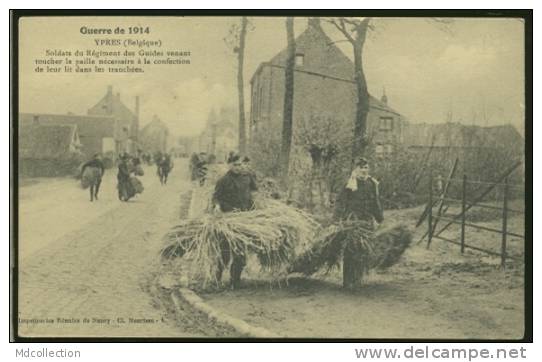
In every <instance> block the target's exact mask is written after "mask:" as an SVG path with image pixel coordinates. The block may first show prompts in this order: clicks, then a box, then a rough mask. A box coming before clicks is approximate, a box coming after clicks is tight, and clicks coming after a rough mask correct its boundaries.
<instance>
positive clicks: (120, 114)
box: [87, 86, 139, 153]
mask: <svg viewBox="0 0 542 362" xmlns="http://www.w3.org/2000/svg"><path fill="white" fill-rule="evenodd" d="M87 114H88V115H91V116H107V117H112V118H113V119H114V123H115V125H114V140H115V151H116V152H117V153H119V152H129V153H135V152H136V149H137V139H138V133H139V97H136V98H135V110H134V112H132V111H131V110H130V109H129V108H128V107H127V106H126V105H125V104H124V103H123V102H122V101H121V98H120V93H118V92H117V94H116V95H114V94H113V86H108V87H107V92H106V94H105V95H104V96H103V97H102V99H100V100H99V101H98V103H96V104H95V105H94V106H93V107H91V108H90V109H89V110H88V112H87Z"/></svg>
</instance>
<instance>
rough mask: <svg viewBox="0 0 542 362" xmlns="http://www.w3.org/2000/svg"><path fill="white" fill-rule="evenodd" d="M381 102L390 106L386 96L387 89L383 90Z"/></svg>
mask: <svg viewBox="0 0 542 362" xmlns="http://www.w3.org/2000/svg"><path fill="white" fill-rule="evenodd" d="M380 101H381V102H382V103H384V104H385V105H388V96H387V95H386V88H384V87H383V88H382V98H380Z"/></svg>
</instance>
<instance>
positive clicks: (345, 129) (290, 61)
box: [10, 10, 533, 358]
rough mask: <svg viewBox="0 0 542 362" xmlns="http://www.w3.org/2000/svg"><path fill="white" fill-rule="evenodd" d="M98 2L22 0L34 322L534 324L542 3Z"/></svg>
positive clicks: (371, 334) (92, 331)
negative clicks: (211, 9)
mask: <svg viewBox="0 0 542 362" xmlns="http://www.w3.org/2000/svg"><path fill="white" fill-rule="evenodd" d="M96 13H97V12H96V11H95V12H94V14H93V15H84V14H72V15H69V16H67V15H62V14H60V13H59V14H57V15H55V14H40V13H39V11H36V12H34V13H32V16H29V15H25V13H24V11H23V12H21V11H19V12H18V13H16V17H15V20H13V21H14V25H12V26H13V27H14V28H13V29H14V32H13V37H12V41H13V42H14V44H13V45H14V47H13V54H12V62H13V63H12V67H16V71H15V73H14V74H15V77H14V78H13V82H14V83H13V84H12V87H13V88H12V95H13V102H14V103H13V105H12V107H13V108H12V109H13V111H12V115H11V137H12V138H11V142H12V169H11V172H12V179H11V187H10V189H11V192H12V210H13V217H12V225H13V226H12V227H13V232H12V235H11V244H10V252H11V262H12V269H11V270H12V274H11V293H12V295H11V297H12V299H11V300H12V306H11V324H12V325H11V338H12V339H13V340H15V341H17V340H19V341H21V340H22V341H32V340H33V339H34V340H39V339H43V338H64V339H70V338H88V339H89V340H91V339H103V338H118V337H120V338H126V339H153V340H154V339H172V338H173V339H179V340H187V341H189V340H196V339H197V340H209V341H214V340H217V339H228V340H252V339H254V340H261V341H276V340H279V341H281V340H323V341H325V340H382V341H387V340H398V341H401V340H421V341H423V340H427V341H436V340H443V341H446V340H454V341H465V342H468V341H522V340H523V341H527V340H529V339H531V340H532V281H531V278H532V264H531V263H532V244H533V240H532V233H531V230H530V229H529V225H528V222H529V220H532V206H530V207H529V204H527V203H526V195H531V194H532V184H531V183H532V179H530V177H532V173H531V172H532V171H531V169H530V168H531V167H532V158H531V157H532V155H531V154H530V153H529V151H528V147H532V146H529V145H528V143H529V142H528V140H529V139H530V138H531V137H532V135H531V134H530V132H531V131H530V130H531V129H532V128H531V127H532V126H531V125H530V124H531V122H532V119H531V117H532V108H531V107H532V104H531V101H532V95H531V94H530V93H529V92H531V90H532V79H531V77H532V75H531V74H530V72H532V69H530V68H529V64H531V65H530V66H531V67H532V63H529V60H528V57H529V55H532V34H530V33H531V32H532V11H529V10H526V11H504V12H499V11H494V12H489V11H487V12H483V11H478V12H474V11H472V12H471V13H468V12H464V13H463V15H461V14H459V13H457V12H456V13H457V14H455V15H454V14H451V15H450V14H447V13H446V12H445V11H441V14H438V13H437V14H435V11H433V12H426V13H424V11H418V12H417V13H416V16H413V14H412V12H410V13H408V14H406V15H407V16H401V12H400V11H386V10H380V11H378V12H375V11H372V12H363V11H361V10H356V11H350V12H346V11H342V12H337V11H331V10H330V11H328V12H326V11H318V12H317V14H316V13H315V14H310V12H305V13H300V12H297V13H296V12H293V11H292V12H291V13H288V12H287V11H285V12H283V13H282V14H274V15H272V16H271V15H265V13H262V12H254V13H253V14H250V12H245V14H243V12H239V14H240V15H219V14H214V15H213V16H202V15H194V14H189V13H188V15H186V16H185V15H183V14H182V13H179V12H175V11H170V12H169V13H168V11H162V12H160V13H159V14H157V13H154V14H149V15H141V14H134V13H130V12H127V15H126V16H120V15H118V16H117V15H115V16H112V15H111V14H109V15H108V16H106V14H104V15H103V16H100V15H99V13H98V14H96ZM366 13H367V14H369V15H372V14H374V15H372V16H369V17H368V16H364V14H366ZM435 15H437V16H435ZM12 17H13V14H12ZM529 47H531V49H529ZM531 62H532V60H531ZM526 188H527V189H526ZM528 197H530V196H528ZM530 205H532V201H531V204H530ZM526 222H527V224H526ZM529 298H531V300H529ZM358 358H359V356H358Z"/></svg>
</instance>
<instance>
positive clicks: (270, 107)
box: [249, 18, 405, 154]
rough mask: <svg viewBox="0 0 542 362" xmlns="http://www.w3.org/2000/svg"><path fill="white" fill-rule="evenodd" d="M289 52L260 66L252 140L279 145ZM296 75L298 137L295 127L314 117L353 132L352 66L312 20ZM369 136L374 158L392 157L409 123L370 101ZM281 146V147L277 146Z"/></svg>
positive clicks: (254, 82)
mask: <svg viewBox="0 0 542 362" xmlns="http://www.w3.org/2000/svg"><path fill="white" fill-rule="evenodd" d="M286 52H287V50H286V49H284V50H282V51H281V52H279V53H278V54H277V55H276V56H274V57H273V58H272V59H271V60H270V61H268V62H264V63H261V64H260V66H259V67H258V68H257V70H256V72H255V73H254V75H253V76H252V79H251V81H250V85H251V105H250V106H251V107H250V109H251V112H250V127H249V132H250V138H251V139H258V136H259V135H260V136H262V135H265V137H270V138H273V139H276V140H280V133H281V130H282V112H283V104H284V69H285V64H286V56H287V54H286ZM295 64H296V65H295V73H294V107H293V112H294V113H293V120H294V121H293V123H294V133H295V132H296V131H295V127H296V123H299V122H301V120H305V121H307V120H308V119H309V118H311V117H331V118H333V119H334V121H335V122H336V123H337V127H341V128H343V129H353V120H354V118H355V113H356V87H355V82H354V78H353V75H354V64H353V62H352V61H351V60H350V59H349V58H348V57H347V56H346V55H344V53H343V52H342V51H341V50H340V49H339V48H338V47H337V46H336V45H335V44H333V41H332V40H331V39H330V38H329V37H328V36H327V35H326V34H325V32H324V31H323V29H322V28H321V27H320V23H319V20H318V19H316V18H312V19H310V20H309V25H308V27H307V29H306V30H305V31H304V32H303V33H301V34H300V35H299V36H298V37H297V38H296V61H295ZM369 107H370V110H369V114H368V116H367V131H368V135H369V137H370V139H371V141H372V143H371V144H372V146H373V149H372V151H374V152H375V153H378V154H392V153H393V152H394V150H395V149H396V145H397V143H400V142H401V139H402V130H403V127H404V121H405V117H404V116H402V115H401V114H400V113H399V112H397V111H395V110H394V109H392V108H391V107H390V106H389V105H388V99H387V96H386V95H385V94H384V95H383V96H382V98H381V99H380V100H378V99H376V98H375V97H373V96H371V97H370V101H369ZM279 142H280V141H279Z"/></svg>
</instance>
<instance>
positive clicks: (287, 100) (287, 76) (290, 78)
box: [280, 17, 295, 185]
mask: <svg viewBox="0 0 542 362" xmlns="http://www.w3.org/2000/svg"><path fill="white" fill-rule="evenodd" d="M286 38H287V41H288V48H287V54H288V56H287V58H286V69H285V71H284V111H283V117H284V118H283V123H282V144H281V152H280V154H281V171H282V177H281V181H282V183H283V185H286V183H287V178H288V172H289V164H290V150H291V147H292V118H293V110H294V67H295V38H294V18H292V17H288V18H286Z"/></svg>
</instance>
